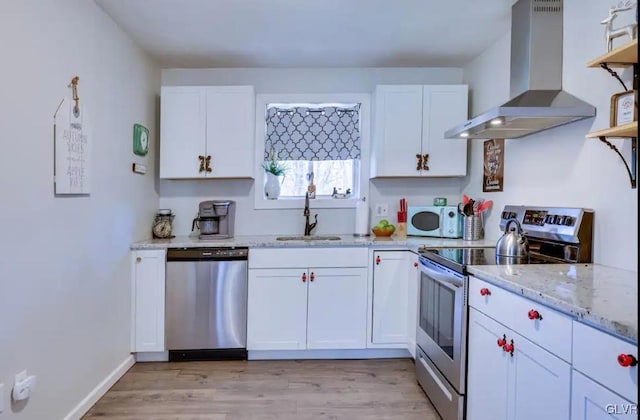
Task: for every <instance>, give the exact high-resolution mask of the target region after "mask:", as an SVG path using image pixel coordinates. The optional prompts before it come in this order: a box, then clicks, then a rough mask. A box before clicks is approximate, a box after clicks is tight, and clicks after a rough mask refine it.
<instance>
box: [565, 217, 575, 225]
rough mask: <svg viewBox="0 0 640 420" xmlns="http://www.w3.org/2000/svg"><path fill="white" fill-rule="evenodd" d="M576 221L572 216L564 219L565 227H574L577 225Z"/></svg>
mask: <svg viewBox="0 0 640 420" xmlns="http://www.w3.org/2000/svg"><path fill="white" fill-rule="evenodd" d="M575 221H576V219H574V218H573V217H571V216H567V217H565V218H564V225H565V226H573V224H574V223H575Z"/></svg>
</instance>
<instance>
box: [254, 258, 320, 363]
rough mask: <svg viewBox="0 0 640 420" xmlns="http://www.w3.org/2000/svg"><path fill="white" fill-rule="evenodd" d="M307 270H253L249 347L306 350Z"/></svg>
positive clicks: (256, 348)
mask: <svg viewBox="0 0 640 420" xmlns="http://www.w3.org/2000/svg"><path fill="white" fill-rule="evenodd" d="M307 282H308V279H307V270H306V269H295V268H292V269H276V268H274V269H250V270H249V288H248V300H247V349H248V350H302V349H305V348H306V339H307V335H306V334H307Z"/></svg>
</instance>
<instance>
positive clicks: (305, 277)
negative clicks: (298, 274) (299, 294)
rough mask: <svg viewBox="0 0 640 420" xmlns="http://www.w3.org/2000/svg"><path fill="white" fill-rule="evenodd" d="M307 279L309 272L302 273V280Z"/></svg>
mask: <svg viewBox="0 0 640 420" xmlns="http://www.w3.org/2000/svg"><path fill="white" fill-rule="evenodd" d="M305 281H307V273H302V282H303V283H304V282H305Z"/></svg>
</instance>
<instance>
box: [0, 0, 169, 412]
mask: <svg viewBox="0 0 640 420" xmlns="http://www.w3.org/2000/svg"><path fill="white" fill-rule="evenodd" d="M0 51H2V67H1V68H0V76H1V77H0V79H1V80H2V83H1V84H0V98H2V101H0V132H1V133H2V134H0V145H1V147H2V152H0V220H1V222H0V223H1V224H2V241H0V383H4V384H5V387H4V391H5V392H4V393H3V394H2V395H0V399H2V402H3V403H4V407H5V411H4V412H3V413H1V414H0V418H2V419H3V420H10V419H22V420H27V419H33V420H42V419H61V418H63V417H64V416H66V415H67V414H69V413H70V412H71V410H72V409H73V408H74V407H75V406H76V405H77V404H78V403H80V401H81V400H82V399H83V398H84V397H86V396H87V393H88V392H89V391H91V390H92V389H94V388H95V387H96V386H97V385H98V384H99V383H100V382H101V381H102V380H103V379H105V377H107V375H108V374H109V373H110V372H112V371H113V370H114V369H115V368H116V367H117V366H119V365H120V364H121V363H122V362H123V361H124V360H126V358H127V357H128V356H129V348H130V294H131V293H130V289H131V286H130V268H129V245H130V243H131V242H132V241H136V240H140V239H143V238H145V237H147V236H148V232H149V229H150V223H151V220H152V216H153V214H154V211H155V210H156V209H157V207H158V194H157V192H156V191H155V188H156V187H155V185H154V181H155V180H154V178H153V173H154V168H155V163H154V162H155V150H156V148H157V147H156V144H155V141H156V140H155V139H156V137H157V129H156V125H157V123H156V113H157V108H158V105H157V103H158V94H159V87H160V70H159V67H158V66H157V65H156V64H155V63H154V62H152V61H150V60H149V59H148V58H147V57H146V56H145V55H144V54H143V53H141V50H139V49H138V48H137V47H136V46H135V45H133V44H132V42H131V41H130V39H129V38H128V37H127V36H126V35H125V34H124V33H123V32H122V31H121V30H120V29H119V28H118V27H117V26H116V25H115V23H113V21H112V20H111V19H110V18H109V17H107V15H106V14H104V13H103V12H102V10H101V9H99V8H98V7H97V6H96V5H95V3H94V2H92V1H86V0H55V1H53V0H46V1H45V0H3V1H2V2H0ZM76 75H77V76H79V78H80V82H79V89H78V92H79V97H80V101H81V103H82V104H84V105H85V106H86V107H87V112H88V113H89V114H90V115H91V120H92V122H93V131H92V134H93V139H92V140H93V186H92V190H91V194H90V196H83V197H73V198H69V197H58V198H56V197H54V195H53V184H52V175H53V136H52V127H53V125H52V124H53V119H52V117H53V113H54V111H55V110H56V107H57V106H58V103H59V102H60V99H61V98H62V97H63V95H64V94H65V92H66V89H67V88H66V86H67V85H68V84H69V82H70V81H71V78H72V77H73V76H76ZM136 122H139V123H141V124H143V125H145V126H147V127H148V128H149V129H150V135H151V140H152V143H151V147H150V148H151V151H150V154H149V155H147V156H146V157H144V158H140V157H136V156H135V155H133V153H132V132H133V124H134V123H136ZM134 161H135V162H140V163H143V164H146V165H147V167H148V170H149V172H148V174H147V175H144V176H141V175H136V174H133V173H132V172H131V164H132V162H134ZM23 369H27V370H28V372H29V373H30V374H35V375H37V387H36V390H35V392H34V394H33V396H32V398H31V399H30V400H29V402H28V403H27V404H17V405H13V406H11V405H10V399H9V392H10V390H11V387H12V384H13V376H14V375H15V374H16V373H18V372H19V371H21V370H23Z"/></svg>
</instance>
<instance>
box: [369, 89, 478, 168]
mask: <svg viewBox="0 0 640 420" xmlns="http://www.w3.org/2000/svg"><path fill="white" fill-rule="evenodd" d="M467 101H468V87H467V86H466V85H424V86H423V85H380V86H377V87H376V93H375V112H374V141H373V147H372V150H373V154H372V165H371V176H372V177H373V178H375V177H453V176H465V175H466V174H467V140H464V139H445V138H444V132H445V131H446V130H447V129H449V128H451V127H452V126H454V125H456V124H458V123H459V122H460V121H464V120H466V119H467V115H468V112H467Z"/></svg>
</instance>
